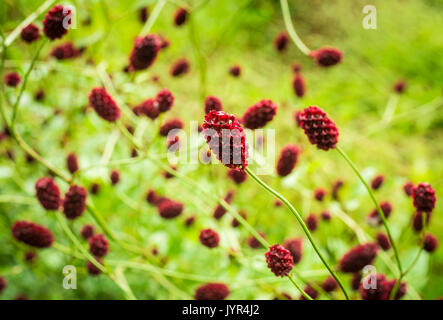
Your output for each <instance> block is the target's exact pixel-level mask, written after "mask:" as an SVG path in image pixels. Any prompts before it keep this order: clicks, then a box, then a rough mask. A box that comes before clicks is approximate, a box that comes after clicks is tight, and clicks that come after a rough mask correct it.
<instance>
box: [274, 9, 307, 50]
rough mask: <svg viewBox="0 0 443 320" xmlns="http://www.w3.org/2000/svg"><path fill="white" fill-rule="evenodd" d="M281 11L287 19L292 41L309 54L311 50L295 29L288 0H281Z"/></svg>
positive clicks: (287, 28) (286, 24)
mask: <svg viewBox="0 0 443 320" xmlns="http://www.w3.org/2000/svg"><path fill="white" fill-rule="evenodd" d="M280 6H281V11H282V13H283V20H284V21H285V26H286V30H287V31H288V34H289V36H290V37H291V39H292V41H294V43H295V45H296V46H297V48H299V49H300V51H301V52H303V53H304V54H305V55H307V56H309V53H310V52H311V50H310V49H309V48H308V47H307V46H306V45H305V44H304V43H303V41H302V40H301V39H300V37H299V36H298V34H297V32H296V31H295V29H294V25H293V24H292V20H291V13H290V12H289V6H288V0H280Z"/></svg>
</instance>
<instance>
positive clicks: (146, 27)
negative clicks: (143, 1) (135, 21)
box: [139, 0, 166, 36]
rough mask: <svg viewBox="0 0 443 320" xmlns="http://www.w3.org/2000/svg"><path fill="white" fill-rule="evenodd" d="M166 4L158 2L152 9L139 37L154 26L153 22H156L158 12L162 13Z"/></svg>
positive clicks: (163, 1)
mask: <svg viewBox="0 0 443 320" xmlns="http://www.w3.org/2000/svg"><path fill="white" fill-rule="evenodd" d="M165 4H166V0H158V1H157V3H156V5H155V7H154V9H153V10H152V13H151V15H150V16H149V18H148V21H146V23H145V25H144V26H143V28H142V30H141V31H140V34H139V35H140V36H142V35H145V34H147V33H149V31H151V29H152V26H153V25H154V23H155V21H156V20H157V18H158V16H159V15H160V12H161V11H162V9H163V7H164V6H165Z"/></svg>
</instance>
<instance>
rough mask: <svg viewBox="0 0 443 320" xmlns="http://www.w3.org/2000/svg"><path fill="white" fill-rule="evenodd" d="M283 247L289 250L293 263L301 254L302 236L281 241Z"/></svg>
mask: <svg viewBox="0 0 443 320" xmlns="http://www.w3.org/2000/svg"><path fill="white" fill-rule="evenodd" d="M283 247H285V248H286V249H288V250H289V252H290V253H291V255H292V260H293V262H294V264H297V263H299V262H300V260H301V258H302V256H303V239H302V238H293V239H288V240H286V241H285V242H284V243H283Z"/></svg>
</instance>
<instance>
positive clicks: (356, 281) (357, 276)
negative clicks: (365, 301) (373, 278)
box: [351, 272, 361, 291]
mask: <svg viewBox="0 0 443 320" xmlns="http://www.w3.org/2000/svg"><path fill="white" fill-rule="evenodd" d="M360 282H361V273H360V272H355V273H354V274H353V275H352V280H351V287H352V290H355V291H357V290H358V288H359V287H360Z"/></svg>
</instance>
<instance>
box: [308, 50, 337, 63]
mask: <svg viewBox="0 0 443 320" xmlns="http://www.w3.org/2000/svg"><path fill="white" fill-rule="evenodd" d="M309 56H310V57H312V58H314V60H315V62H316V63H317V64H318V65H319V66H320V67H331V66H334V65H336V64H338V63H340V62H341V60H342V58H343V54H342V53H341V51H340V50H338V49H335V48H328V47H323V48H321V49H318V50H315V51H311V52H310V53H309Z"/></svg>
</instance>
